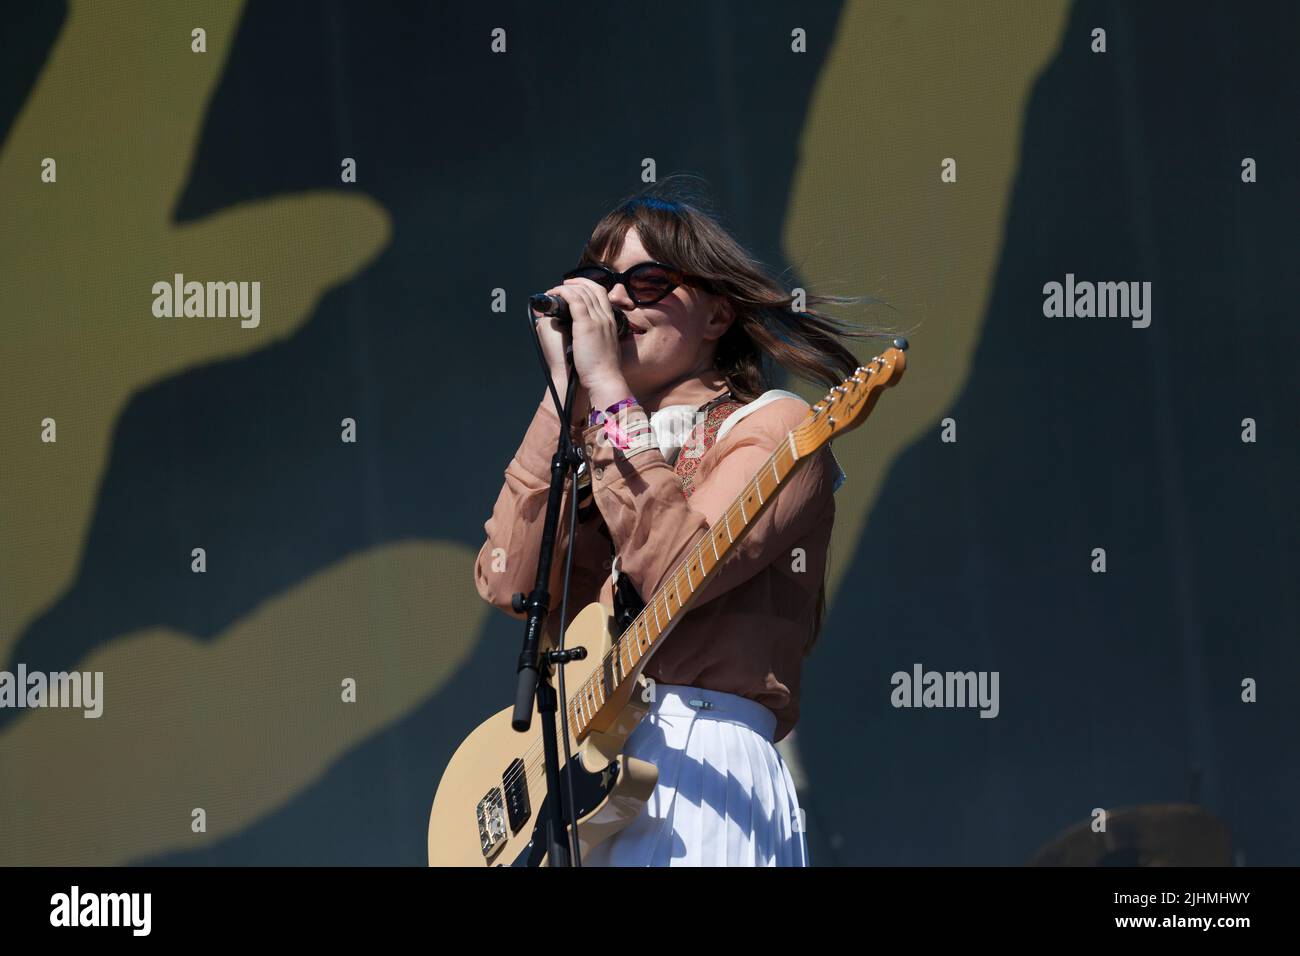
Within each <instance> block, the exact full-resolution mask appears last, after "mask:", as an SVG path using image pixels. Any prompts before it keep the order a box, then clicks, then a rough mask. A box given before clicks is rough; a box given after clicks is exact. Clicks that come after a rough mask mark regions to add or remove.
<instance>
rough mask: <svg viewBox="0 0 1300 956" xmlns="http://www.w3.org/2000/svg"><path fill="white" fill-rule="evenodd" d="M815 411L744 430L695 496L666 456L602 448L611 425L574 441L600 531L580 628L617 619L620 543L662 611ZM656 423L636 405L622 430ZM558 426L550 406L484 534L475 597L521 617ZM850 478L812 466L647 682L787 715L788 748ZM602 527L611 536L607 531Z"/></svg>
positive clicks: (555, 615)
mask: <svg viewBox="0 0 1300 956" xmlns="http://www.w3.org/2000/svg"><path fill="white" fill-rule="evenodd" d="M808 412H809V408H808V405H807V403H806V402H804V401H803V400H802V399H798V398H785V397H782V398H777V399H776V400H774V401H771V402H769V403H768V404H766V405H763V406H762V407H760V408H757V409H755V410H753V411H752V412H751V413H749V414H747V415H746V416H745V417H744V418H743V419H741V420H740V421H737V422H735V423H734V427H731V428H730V430H729V431H728V432H727V434H726V435H725V437H723V438H721V439H720V440H718V441H717V442H716V443H715V444H714V445H713V447H711V448H709V449H708V450H707V451H706V452H705V453H704V455H703V457H702V458H701V459H700V461H699V464H698V466H697V468H696V471H695V472H694V475H693V479H694V489H693V493H692V495H691V497H689V498H687V496H686V495H685V494H684V493H683V491H682V483H681V479H680V478H679V477H678V475H677V474H676V472H675V471H674V470H673V467H672V466H671V465H670V464H669V463H668V462H667V461H666V460H665V458H664V456H663V454H662V453H661V452H660V450H659V448H658V447H652V448H649V449H646V450H641V451H639V452H636V453H634V454H632V455H631V457H627V456H625V455H624V454H623V453H622V452H621V451H618V450H617V449H615V448H614V447H613V445H612V444H611V443H610V442H609V441H608V440H605V439H603V438H602V437H601V435H600V433H602V432H603V426H601V425H593V426H590V427H585V428H581V429H579V428H578V426H575V428H574V440H575V442H576V441H578V439H579V436H581V443H582V444H583V445H585V446H586V448H587V457H588V462H589V467H590V470H591V481H592V486H593V488H592V492H593V495H594V500H595V505H596V507H597V508H598V509H599V520H597V521H589V522H586V523H581V524H579V526H578V535H577V540H578V547H577V550H576V551H575V553H574V559H573V571H572V577H571V579H570V583H571V587H570V591H569V607H570V614H569V620H570V621H571V620H572V619H573V617H575V616H576V615H577V613H578V612H579V611H580V610H582V608H583V607H584V606H586V605H587V604H590V603H591V602H593V601H600V602H601V603H602V604H604V605H605V606H606V607H607V608H612V607H613V592H612V584H611V578H610V567H611V562H610V558H611V547H610V542H611V540H612V542H613V546H614V548H615V549H616V550H617V554H618V555H619V558H618V568H619V571H620V573H622V574H625V575H627V576H628V578H629V579H630V581H631V583H632V584H633V585H634V586H635V587H636V589H637V592H638V593H639V594H640V595H641V597H642V598H643V599H645V600H646V601H649V600H650V598H651V595H653V594H654V592H655V591H656V589H657V588H658V587H659V586H660V585H661V584H662V583H663V582H664V581H666V580H667V579H668V577H669V575H670V574H671V573H672V572H673V570H674V569H675V568H676V567H677V565H678V564H679V562H680V561H681V560H682V559H683V557H684V556H685V555H686V553H687V552H688V551H689V550H690V548H691V547H692V546H693V545H694V544H695V543H696V542H698V541H699V540H700V539H701V538H703V536H704V535H705V533H706V532H707V530H708V529H709V527H710V526H711V525H712V524H713V522H715V521H716V520H718V518H720V517H721V516H722V514H723V512H724V510H725V509H726V508H727V507H728V506H729V505H731V504H732V502H733V501H735V499H736V497H737V496H738V495H739V494H740V493H741V490H742V489H743V488H744V486H745V485H746V484H747V483H748V482H749V481H750V480H751V479H752V478H753V477H754V475H755V474H756V473H757V472H758V470H759V469H760V468H761V467H762V466H763V464H764V463H765V462H766V461H767V459H768V456H769V455H771V454H772V452H773V450H774V449H775V448H776V447H777V445H778V444H780V443H781V442H784V441H786V440H787V439H786V436H787V434H788V432H790V431H791V430H792V429H794V428H795V427H797V426H798V425H799V424H800V423H801V422H803V420H804V419H805V418H806V417H807V416H808ZM644 414H645V413H644V412H643V411H642V410H641V408H640V406H634V407H633V408H631V409H628V410H626V411H625V412H624V418H623V420H624V422H625V424H628V425H631V426H635V424H636V422H637V421H638V419H639V418H643V417H644ZM559 424H560V422H559V416H558V415H557V414H556V412H555V407H554V405H553V404H552V403H551V401H550V399H549V398H547V399H546V400H544V401H543V402H541V403H540V404H539V406H538V408H537V411H536V413H535V414H534V416H533V420H532V422H531V423H530V424H529V426H528V430H527V432H526V433H525V435H524V440H523V443H522V444H521V445H520V446H519V450H518V451H517V452H516V453H515V456H514V458H513V459H512V460H511V461H510V464H509V465H507V466H506V470H505V484H504V486H503V487H502V489H501V493H500V494H499V495H498V496H497V501H496V505H495V506H494V507H493V510H492V516H491V518H489V519H488V521H487V523H486V524H485V525H484V530H485V531H486V533H487V540H486V541H485V542H484V544H483V547H482V549H481V550H480V551H479V555H478V560H477V562H476V564H475V569H474V579H475V585H476V587H477V589H478V592H479V594H480V595H481V596H482V597H483V599H484V600H485V601H488V602H489V603H491V604H493V605H495V606H497V607H499V608H501V609H502V610H504V611H506V612H507V613H510V614H511V615H512V616H514V617H517V618H520V619H522V618H523V615H522V614H515V613H514V611H513V610H512V609H511V606H510V599H511V595H512V594H514V592H516V591H521V592H523V593H525V594H527V593H528V592H529V591H530V590H532V587H533V583H534V582H533V578H534V576H535V575H536V573H537V551H538V547H539V544H540V541H541V533H542V519H543V517H544V515H545V512H546V496H547V490H548V488H549V485H550V478H549V473H550V459H551V455H552V454H553V453H554V451H555V444H556V440H557V438H558V436H559ZM838 475H839V468H838V465H837V464H836V463H835V460H834V458H833V457H832V455H831V453H830V449H829V447H823V448H821V449H820V450H819V451H817V452H816V453H814V454H813V455H812V456H811V457H810V458H809V459H808V460H807V462H806V463H805V464H801V465H800V467H799V469H798V470H797V471H796V472H795V473H794V474H793V475H791V476H790V477H789V478H788V479H787V482H786V484H785V485H784V486H783V487H782V488H781V491H780V493H779V494H778V495H777V498H776V500H775V501H774V502H773V503H772V504H771V505H769V506H768V507H767V509H766V510H765V511H764V512H763V513H762V514H761V515H760V516H759V517H758V518H757V519H756V520H755V521H754V522H753V526H752V527H751V528H750V530H749V532H748V534H746V536H745V537H744V538H743V539H742V540H741V541H740V543H739V544H738V546H737V550H736V552H735V553H734V554H732V555H730V556H729V557H728V558H727V560H726V561H724V562H723V564H722V565H721V566H720V567H719V568H718V570H717V571H716V573H715V575H714V577H713V578H712V579H711V580H710V581H709V582H708V583H707V585H706V586H705V587H704V593H702V594H700V596H699V598H698V602H699V603H697V604H696V605H695V606H694V607H692V608H691V609H690V610H689V611H688V612H687V614H686V615H685V616H684V617H683V618H682V619H681V620H680V621H678V622H677V623H676V625H675V627H674V628H673V630H672V631H671V632H670V633H669V634H668V635H667V637H665V638H664V640H663V643H662V645H661V646H660V647H659V648H658V649H657V650H656V651H655V653H654V655H653V656H652V657H651V658H650V660H649V662H648V663H647V664H646V667H645V671H644V673H645V674H646V676H647V677H651V678H653V679H654V680H656V681H659V682H662V683H667V684H685V685H689V686H693V687H701V688H705V689H709V690H717V691H723V692H725V693H731V694H736V695H738V696H741V697H746V698H749V699H751V700H755V701H758V702H759V703H761V704H763V705H764V706H766V707H768V708H769V709H770V710H772V711H773V712H774V713H775V714H776V718H777V727H776V734H775V739H776V740H780V739H782V738H783V737H785V736H786V735H787V734H788V733H789V732H790V731H791V730H792V729H793V728H794V725H795V723H796V722H797V721H798V719H799V681H800V673H801V670H802V664H803V658H804V656H805V653H806V651H807V648H808V645H809V643H810V642H811V640H812V637H813V624H814V614H815V605H816V600H817V593H818V590H819V589H820V587H821V584H822V580H823V576H824V574H825V570H826V554H827V549H828V547H829V545H830V537H831V528H832V524H833V522H834V519H835V502H834V494H833V493H834V484H835V478H836V477H837V476H838ZM580 501H581V497H580ZM568 508H569V492H568V490H567V489H566V491H565V494H564V499H563V508H562V509H561V518H560V523H559V529H558V531H557V541H558V544H557V548H556V555H555V560H554V564H553V567H552V575H551V582H550V591H551V599H552V600H551V614H550V616H549V618H548V626H547V634H548V635H549V636H551V638H552V639H554V637H555V635H556V633H557V631H556V629H557V627H558V625H559V608H560V587H561V584H562V582H563V570H564V555H565V551H566V550H567V548H568ZM601 520H603V523H604V524H605V526H606V527H607V529H608V533H609V537H608V538H606V537H605V535H604V534H601V533H600V532H599V531H598V530H597V525H598V524H599V523H600V521H601ZM498 549H499V550H498ZM567 623H568V622H566V625H567Z"/></svg>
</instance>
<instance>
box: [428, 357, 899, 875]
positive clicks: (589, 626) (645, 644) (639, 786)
mask: <svg viewBox="0 0 1300 956" xmlns="http://www.w3.org/2000/svg"><path fill="white" fill-rule="evenodd" d="M895 345H896V346H897V347H895V348H890V349H887V350H886V351H885V353H884V354H883V355H880V356H877V357H876V358H874V359H872V361H871V364H870V365H868V366H865V367H864V366H859V367H858V368H857V370H856V371H855V372H854V374H853V375H852V376H851V377H849V378H847V379H845V380H844V382H843V383H842V384H840V385H837V386H836V387H835V388H833V389H831V390H830V392H829V393H828V394H827V396H826V397H825V398H824V399H822V400H821V401H820V402H818V403H817V404H816V405H814V406H813V407H812V408H811V409H810V410H809V414H808V417H807V418H806V419H805V420H804V421H803V422H802V423H801V424H800V425H799V426H798V427H797V428H795V429H793V430H792V431H790V432H788V433H787V435H786V440H785V441H784V442H782V443H781V444H780V445H779V446H778V447H777V449H776V450H775V451H774V452H773V453H772V455H771V457H770V458H769V459H768V461H767V463H766V464H765V465H763V467H762V468H760V469H759V471H758V473H757V474H756V475H755V476H754V477H753V479H752V480H751V481H750V482H749V484H747V485H746V486H745V487H744V489H743V490H742V491H741V493H740V495H739V496H738V497H737V498H736V500H735V501H734V502H732V504H731V506H730V507H729V508H728V509H727V510H726V511H725V512H724V513H723V515H722V517H721V518H719V519H718V520H717V521H716V522H715V523H714V524H713V526H712V527H711V528H710V529H709V530H708V532H706V533H705V534H704V535H703V536H702V537H701V538H700V540H699V542H698V543H697V544H696V545H695V547H694V548H692V549H691V550H690V551H689V552H687V555H686V557H685V559H684V560H683V561H682V562H681V563H680V564H679V565H678V566H677V568H676V569H675V570H674V571H673V572H672V573H671V574H670V575H669V576H668V578H667V580H666V582H665V583H664V584H663V585H662V586H661V587H660V588H659V589H658V590H657V591H655V593H654V595H653V596H652V597H651V598H650V599H649V600H648V601H647V602H646V605H645V608H644V610H642V611H641V613H640V615H639V616H638V617H637V618H636V619H635V621H633V623H632V626H631V627H629V628H627V630H625V631H624V632H623V633H622V634H619V635H617V636H615V635H613V634H612V633H611V624H612V623H613V616H612V614H611V613H610V611H609V609H607V608H606V607H605V606H604V605H602V604H600V603H593V604H589V605H587V606H586V607H585V608H583V609H582V611H580V612H579V613H578V615H577V616H576V617H575V618H574V619H573V622H572V623H571V624H570V625H569V627H568V628H567V629H566V630H565V632H564V646H565V647H567V648H574V647H579V646H581V647H585V648H586V649H587V656H586V658H585V659H583V660H580V661H574V662H572V663H569V664H566V665H564V666H565V668H566V670H565V683H566V685H567V686H568V687H570V688H576V689H574V690H573V691H572V692H571V693H570V696H569V699H568V702H567V705H566V709H567V714H568V730H569V739H570V748H571V752H572V755H573V758H572V759H573V762H574V768H573V770H574V772H573V788H574V802H575V803H576V804H577V809H578V814H577V819H578V842H579V847H580V849H581V852H582V853H583V855H584V856H585V855H586V854H587V853H588V852H589V851H590V850H591V849H592V848H593V847H595V846H597V845H599V844H600V843H601V842H602V841H604V840H607V839H609V838H610V837H611V836H613V835H614V834H615V833H617V832H618V831H619V830H621V829H622V828H623V827H625V826H627V825H628V824H629V823H631V822H632V820H633V819H634V818H635V817H636V815H637V814H638V813H640V812H641V808H642V806H643V805H644V804H645V802H646V801H647V800H649V798H650V795H651V794H652V793H653V792H654V788H655V784H656V783H657V781H658V777H659V772H658V770H657V769H656V768H655V766H654V765H653V764H650V763H648V762H646V761H644V760H638V759H636V758H632V757H627V756H625V755H623V753H622V750H623V746H624V743H625V742H626V740H627V738H628V736H629V735H630V734H631V733H632V731H633V730H634V729H636V725H637V723H639V722H640V720H641V718H642V717H643V716H644V715H645V714H646V712H647V711H648V710H649V706H648V704H647V703H646V702H645V697H646V696H647V695H645V694H644V693H643V690H642V689H643V688H644V687H645V686H646V685H645V681H644V678H643V677H642V676H641V672H642V670H643V669H644V668H645V665H646V663H647V662H648V660H649V658H650V655H651V654H653V653H654V652H655V650H656V649H657V648H658V647H659V646H660V644H661V642H662V641H663V639H664V638H665V637H666V636H667V635H668V633H669V632H670V631H671V630H672V629H673V626H674V625H675V624H676V622H677V621H678V620H679V619H680V618H681V616H682V615H683V614H685V613H686V612H687V611H689V610H690V609H691V607H692V606H693V604H694V597H695V596H696V594H697V593H699V592H700V590H701V589H702V586H703V585H704V584H705V582H707V581H708V580H710V578H712V577H713V575H714V573H715V572H716V571H717V569H718V567H719V566H720V565H721V564H722V563H723V562H724V561H725V560H726V559H727V556H728V555H729V554H730V553H731V551H732V549H733V548H734V547H735V545H736V543H737V542H738V541H740V539H741V538H743V537H744V536H745V534H746V533H747V531H748V530H749V529H750V528H751V527H752V526H753V523H754V521H755V519H757V518H758V516H759V515H761V514H762V513H763V510H764V509H765V508H766V507H767V506H768V505H769V504H771V502H772V501H773V499H775V498H776V496H777V495H778V494H779V493H780V491H781V489H782V488H783V487H785V485H786V484H787V483H788V482H789V480H790V477H791V475H793V474H794V473H795V472H796V471H797V470H798V469H799V468H800V467H801V466H802V465H804V464H806V463H807V462H808V460H809V458H810V457H811V456H812V455H814V454H816V453H817V451H818V450H820V449H821V447H822V446H823V445H825V444H827V443H828V442H829V441H830V440H831V439H832V438H835V437H836V436H838V435H841V434H843V433H844V432H847V431H850V430H852V429H854V428H856V427H857V426H858V425H860V424H862V422H863V421H864V420H865V419H866V417H867V416H868V415H869V414H870V413H871V410H872V408H873V407H874V406H875V404H876V400H877V399H878V398H879V397H880V393H881V391H882V390H883V389H885V388H888V387H890V386H892V385H894V384H895V383H897V382H898V380H899V379H900V378H901V377H902V374H903V371H904V369H905V368H906V366H907V361H906V358H905V357H904V355H903V352H902V349H905V348H906V347H907V343H906V342H905V341H903V340H896V341H895ZM512 713H513V708H511V707H506V708H505V709H503V710H501V711H499V712H498V713H496V714H495V715H493V716H492V717H489V718H488V719H487V720H486V721H484V722H483V723H482V724H480V725H479V726H478V728H477V729H475V730H474V732H473V733H471V734H470V735H469V736H468V737H466V738H465V740H464V741H463V742H462V743H461V745H460V747H459V748H457V750H456V752H455V754H453V755H452V758H451V762H450V763H448V765H447V769H446V770H445V771H443V775H442V780H441V782H440V783H439V784H438V791H437V793H436V795H435V796H434V799H433V808H432V810H431V811H430V814H429V865H430V866H539V865H542V864H543V863H544V862H545V856H546V824H547V814H549V813H550V812H551V802H550V801H549V800H547V787H546V773H545V768H544V766H543V763H542V731H541V727H540V721H536V720H535V721H533V723H532V727H531V729H530V731H529V732H528V733H523V734H521V733H518V732H516V731H515V730H514V729H512V728H511V726H510V719H511V716H512ZM558 716H559V715H557V717H558ZM563 727H564V724H563V721H562V720H560V719H557V720H556V728H557V733H561V734H562V733H563V732H564V731H563ZM557 743H558V744H559V752H560V757H561V760H563V757H564V746H563V741H562V740H561V741H558V742H557ZM560 772H561V777H562V778H563V776H564V774H565V772H566V771H565V768H564V767H563V766H562V767H561V770H560ZM562 790H563V791H564V799H565V801H566V802H567V799H568V797H567V790H568V787H567V784H563V783H562ZM557 802H559V801H557Z"/></svg>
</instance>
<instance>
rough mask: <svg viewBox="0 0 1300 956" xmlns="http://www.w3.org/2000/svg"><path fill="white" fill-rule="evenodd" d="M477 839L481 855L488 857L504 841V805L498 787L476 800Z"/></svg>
mask: <svg viewBox="0 0 1300 956" xmlns="http://www.w3.org/2000/svg"><path fill="white" fill-rule="evenodd" d="M476 813H477V816H478V841H479V846H480V848H481V849H482V850H483V856H484V857H485V858H486V857H490V856H492V854H493V853H495V852H496V851H497V850H499V849H500V848H501V845H502V844H503V843H505V842H506V806H505V798H504V797H503V795H502V793H501V788H500V787H493V788H492V789H491V790H489V791H488V792H487V794H486V795H485V796H484V797H483V799H482V800H480V801H479V802H478V807H477V809H476Z"/></svg>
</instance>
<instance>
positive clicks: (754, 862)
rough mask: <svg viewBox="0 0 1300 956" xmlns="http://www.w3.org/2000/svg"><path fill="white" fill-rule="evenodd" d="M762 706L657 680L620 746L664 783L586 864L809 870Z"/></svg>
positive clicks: (797, 815) (795, 801) (771, 722)
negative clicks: (647, 703) (639, 717)
mask: <svg viewBox="0 0 1300 956" xmlns="http://www.w3.org/2000/svg"><path fill="white" fill-rule="evenodd" d="M775 729H776V715H775V714H773V713H772V712H771V711H770V710H768V709H767V708H766V707H764V706H763V705H762V704H760V703H758V702H756V701H752V700H747V699H745V698H743V697H738V696H736V695H734V694H724V693H721V692H719V691H715V690H700V689H699V688H696V687H684V686H682V685H674V684H658V685H656V687H655V701H654V703H653V704H652V705H651V707H650V712H649V713H648V714H646V716H645V717H644V718H642V720H641V723H640V724H638V725H637V728H636V730H634V731H633V732H632V735H631V736H630V737H628V741H627V746H626V747H624V750H623V752H624V753H625V754H627V755H628V756H631V757H639V758H641V759H642V760H647V761H649V762H650V763H652V764H654V765H655V766H656V767H658V769H659V783H658V785H657V786H656V787H655V791H654V793H653V794H651V797H650V800H649V801H648V802H647V803H646V805H645V807H644V808H643V809H642V811H641V813H640V814H639V815H638V816H637V818H636V819H635V820H633V821H632V823H631V824H630V825H628V826H627V827H626V828H625V829H623V830H621V831H619V832H618V833H617V834H615V835H614V836H613V837H611V838H610V839H609V840H607V841H605V842H604V843H602V844H600V845H599V846H597V847H595V848H594V849H592V850H591V852H590V853H587V854H585V855H584V857H583V860H582V863H583V865H584V866H808V865H809V863H808V843H807V839H806V837H805V833H804V829H805V828H804V814H803V811H802V810H801V809H800V808H799V798H798V795H797V794H796V793H795V789H794V781H793V779H792V778H791V776H790V771H789V770H788V769H787V768H786V765H785V761H783V760H782V759H781V755H780V753H778V752H777V749H776V747H775V746H774V745H773V744H772V736H773V732H774V731H775Z"/></svg>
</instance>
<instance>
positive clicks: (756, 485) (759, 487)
mask: <svg viewBox="0 0 1300 956" xmlns="http://www.w3.org/2000/svg"><path fill="white" fill-rule="evenodd" d="M754 490H755V491H757V492H758V503H759V504H760V505H761V504H762V503H763V486H762V485H761V484H759V483H758V479H757V478H755V479H754Z"/></svg>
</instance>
